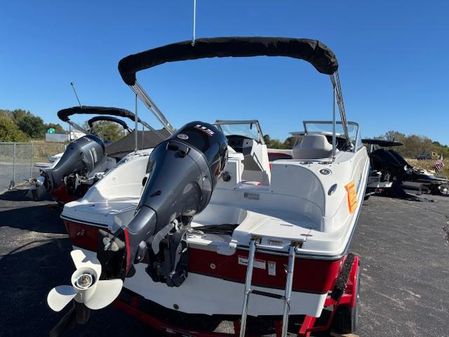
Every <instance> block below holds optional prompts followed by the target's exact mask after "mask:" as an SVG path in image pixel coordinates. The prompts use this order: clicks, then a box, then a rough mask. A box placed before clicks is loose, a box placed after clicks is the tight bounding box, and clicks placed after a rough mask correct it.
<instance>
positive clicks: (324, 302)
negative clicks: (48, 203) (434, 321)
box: [49, 38, 369, 336]
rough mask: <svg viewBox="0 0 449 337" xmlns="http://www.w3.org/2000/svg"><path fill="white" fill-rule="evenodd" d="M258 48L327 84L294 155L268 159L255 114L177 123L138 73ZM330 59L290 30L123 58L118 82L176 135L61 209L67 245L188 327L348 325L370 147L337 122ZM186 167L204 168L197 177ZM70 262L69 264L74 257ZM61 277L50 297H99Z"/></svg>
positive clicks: (349, 125)
mask: <svg viewBox="0 0 449 337" xmlns="http://www.w3.org/2000/svg"><path fill="white" fill-rule="evenodd" d="M258 55H267V56H286V57H294V58H300V59H304V60H306V61H309V62H310V63H312V65H314V66H315V68H317V69H318V70H319V71H320V72H321V73H324V74H327V75H329V77H330V79H331V82H332V84H333V86H332V87H333V94H334V97H335V104H334V107H333V116H332V120H331V121H312V122H305V123H304V129H305V130H304V134H303V135H302V137H301V141H300V142H298V143H297V144H296V145H295V147H294V148H293V149H292V156H293V158H292V159H280V160H276V161H275V162H271V163H270V162H269V159H268V151H267V147H266V145H265V144H264V142H263V137H262V131H261V127H260V125H259V123H258V122H257V121H256V120H251V121H225V120H221V121H217V122H216V123H215V125H210V124H207V123H203V122H194V123H190V124H188V125H187V126H185V127H183V128H181V129H179V130H178V131H176V132H175V131H174V130H173V128H172V126H171V124H169V123H168V121H167V119H166V118H165V116H164V115H162V113H161V112H160V110H159V109H157V107H156V106H155V104H154V102H153V101H151V99H150V98H149V97H148V95H147V94H146V93H145V91H143V89H142V88H141V87H140V85H139V84H138V82H137V81H136V77H135V75H136V72H137V71H139V70H142V69H145V68H149V67H152V66H155V65H158V64H162V63H165V62H170V61H180V60H188V59H198V58H205V57H225V56H242V57H243V56H258ZM337 68H338V64H337V61H336V58H335V56H334V54H333V53H332V51H330V50H329V49H328V48H327V47H326V46H325V45H323V44H322V43H320V42H318V41H315V40H306V39H287V38H215V39H199V40H196V43H195V46H192V45H191V43H190V41H187V42H181V43H177V44H172V45H168V46H164V47H160V48H156V49H153V50H149V51H145V52H142V53H139V54H135V55H131V56H128V57H127V58H125V59H123V60H122V61H121V62H120V65H119V69H120V72H121V75H122V77H123V79H124V81H125V82H126V83H127V84H128V85H130V86H131V88H132V89H133V90H134V91H135V92H136V94H137V95H138V96H139V97H140V98H141V99H142V100H143V102H144V103H145V105H146V106H147V107H149V108H150V110H152V111H153V112H155V114H156V116H157V117H158V118H159V119H160V121H161V122H162V123H163V124H164V125H165V128H166V129H167V130H170V131H171V132H172V133H173V135H172V136H171V137H170V138H169V139H168V140H167V141H166V142H163V143H161V144H160V145H158V146H157V147H156V148H155V149H154V150H153V151H151V150H148V151H139V152H137V153H132V154H129V155H128V156H127V157H125V158H124V160H122V161H121V162H120V163H119V165H118V166H117V167H116V168H115V169H114V170H111V171H110V172H108V173H107V174H106V175H105V176H104V177H103V179H102V180H100V181H99V182H97V183H96V184H95V185H94V186H93V187H92V188H90V189H89V191H87V193H86V194H85V196H84V197H83V198H82V199H79V200H77V201H74V202H70V203H68V204H66V205H65V207H64V210H63V212H62V219H63V220H64V222H65V225H66V228H67V230H68V233H69V235H70V238H71V240H72V242H73V248H74V251H75V252H79V251H82V252H83V254H85V256H86V257H87V258H84V260H85V261H91V262H89V263H93V264H97V265H101V267H103V269H102V270H103V271H102V277H101V278H102V279H114V280H119V279H121V280H123V281H124V283H123V287H124V290H123V291H122V295H121V296H120V297H119V300H118V301H117V302H116V303H117V305H119V306H120V307H121V308H122V309H124V310H125V311H126V312H128V313H131V314H135V315H136V316H137V317H139V318H141V319H144V320H146V321H147V323H149V324H151V325H153V327H156V328H158V329H161V330H163V331H165V332H167V333H180V334H184V335H189V336H229V335H240V336H244V335H245V334H246V333H247V335H251V334H253V335H254V334H256V335H260V334H262V333H260V332H256V333H255V332H254V331H255V330H254V329H256V330H257V329H258V328H261V327H263V328H264V329H266V330H267V331H276V332H278V333H279V335H282V336H286V335H287V332H295V333H296V334H297V335H299V336H308V335H309V334H310V333H311V332H313V331H319V330H325V329H329V328H330V325H331V323H332V322H334V323H335V324H337V327H340V330H341V331H343V332H350V331H352V330H354V329H355V323H356V315H357V297H358V296H357V294H358V292H357V291H358V273H359V268H358V261H359V259H358V257H357V256H354V255H352V254H349V247H350V243H351V238H352V236H353V234H354V231H355V228H356V224H357V220H358V216H359V214H360V209H361V205H362V201H363V197H364V192H365V187H366V183H367V177H368V171H369V159H368V155H367V151H366V149H365V147H364V146H362V143H361V140H360V130H359V125H358V124H357V123H353V122H347V120H346V115H345V110H344V105H343V99H342V93H341V87H340V84H339V78H338V73H337ZM336 106H338V107H339V112H340V121H338V122H337V121H336ZM223 134H224V136H225V137H226V139H225V141H227V144H228V148H227V160H225V159H224V158H225V154H224V153H223V149H222V143H223V141H222V140H221V139H222V138H220V137H222V135H223ZM199 135H200V136H199ZM198 137H199V138H201V137H203V138H206V140H200V141H199V140H198V139H199V138H198ZM208 137H211V138H210V139H209V138H208ZM198 144H200V145H198ZM204 144H207V145H204ZM184 147H185V148H184ZM211 148H214V150H211ZM170 151H171V152H170ZM214 151H215V152H214ZM198 153H203V154H204V155H203V156H201V155H197V154H198ZM211 153H214V155H213V158H214V160H211V159H210V158H211V157H212V155H211ZM184 157H185V158H187V159H183V160H181V158H184ZM199 158H203V159H199ZM189 160H190V161H192V162H195V163H197V168H196V169H194V168H193V166H192V165H190V164H188V163H189ZM171 163H177V164H176V165H175V164H173V165H171ZM204 163H207V164H204ZM206 165H209V171H208V170H207V169H205V167H206ZM211 167H212V168H213V169H211ZM195 170H197V171H198V172H206V171H207V172H210V175H209V176H208V175H207V174H206V175H202V174H203V173H201V174H199V175H198V177H202V179H199V178H198V179H197V176H196V175H195V174H194V173H193V172H196V171H195ZM204 170H206V171H204ZM192 177H195V178H192ZM215 178H216V181H215ZM178 210H179V211H178ZM167 219H168V221H165V220H167ZM105 252H106V253H105ZM76 254H78V253H76ZM111 256H112V257H111ZM97 259H98V260H97ZM75 265H76V266H77V268H78V269H77V272H79V268H80V266H81V265H82V263H81V262H79V261H78V262H77V261H76V259H75ZM100 270H101V268H100ZM77 272H75V273H77ZM74 275H75V274H74ZM76 275H78V274H76ZM72 281H73V280H72ZM99 282H101V281H99ZM117 284H118V285H117V286H118V287H121V285H120V284H119V282H118V281H117ZM73 285H74V289H75V290H76V289H78V288H77V286H76V284H75V283H73ZM112 288H114V287H112ZM112 288H111V289H112ZM55 289H56V290H55ZM58 289H59V288H58V287H56V288H54V290H53V291H52V293H51V296H50V295H49V304H50V306H51V307H52V308H53V309H55V308H56V309H58V308H59V307H60V306H64V305H65V304H66V303H68V301H69V300H70V299H71V298H75V301H76V302H77V303H84V304H85V306H87V307H88V308H90V307H91V306H93V307H94V308H98V306H95V305H91V304H90V302H89V300H88V299H87V300H86V299H85V298H83V297H82V296H81V297H80V295H79V293H77V291H79V290H77V291H73V293H70V294H71V295H70V296H71V297H70V296H69V297H67V296H65V297H64V295H63V294H61V293H62V290H61V291H59V293H58ZM116 290H117V289H115V288H114V289H113V291H112V290H111V293H114V294H115V293H116ZM94 297H95V296H94V295H92V298H94ZM98 297H99V295H98V296H97V299H96V300H97V301H98ZM113 299H114V298H110V299H105V300H104V303H103V304H104V305H107V304H108V303H109V302H111V301H112V300H113ZM248 316H251V318H250V319H249V320H248ZM319 317H321V320H324V321H325V322H324V323H322V322H318V318H319ZM325 318H327V319H325ZM337 319H338V321H337V322H336V320H337ZM192 322H195V324H189V323H192ZM200 322H202V323H201V324H200ZM206 322H212V323H211V324H212V325H207V324H208V323H206ZM223 322H232V323H233V324H232V329H231V330H229V331H230V332H229V331H228V332H229V334H226V333H224V332H219V331H220V329H221V327H222V324H224V323H223ZM255 322H256V323H255ZM213 323H217V324H216V325H214V324H213ZM254 323H255V324H254ZM202 324H206V325H203V326H201V325H202ZM202 328H203V330H201V329H202ZM270 329H271V330H270ZM273 329H274V330H273ZM257 331H259V330H257Z"/></svg>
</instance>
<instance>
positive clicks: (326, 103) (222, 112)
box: [0, 0, 449, 144]
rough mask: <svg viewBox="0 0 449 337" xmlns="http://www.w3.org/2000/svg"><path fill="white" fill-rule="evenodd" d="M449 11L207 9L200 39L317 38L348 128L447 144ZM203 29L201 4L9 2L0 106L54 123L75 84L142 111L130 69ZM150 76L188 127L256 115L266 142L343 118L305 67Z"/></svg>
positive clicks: (215, 5) (250, 65)
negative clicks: (126, 72)
mask: <svg viewBox="0 0 449 337" xmlns="http://www.w3.org/2000/svg"><path fill="white" fill-rule="evenodd" d="M448 15H449V2H448V1H446V0H441V1H437V0H435V1H402V0H401V1H391V0H379V1H360V0H348V1H329V0H322V1H320V0H314V1H298V0H296V1H279V0H278V1H276V0H272V1H264V0H258V1H242V0H240V1H235V0H226V1H219V0H208V1H206V0H198V16H197V20H198V22H197V36H198V37H213V36H226V35H231V36H237V35H243V36H287V37H307V38H316V39H319V40H321V41H322V42H324V43H325V44H327V45H328V46H329V47H330V48H331V49H333V50H334V52H335V53H336V55H337V58H338V59H339V63H340V77H341V80H342V86H343V93H344V96H345V101H346V109H347V114H348V118H349V119H350V120H354V121H358V122H360V124H361V125H362V132H363V134H364V135H365V136H375V135H379V134H383V133H384V132H386V131H388V130H398V131H401V132H404V133H406V134H411V133H417V134H420V135H426V136H429V137H431V138H433V139H436V140H438V141H440V142H441V143H444V144H449V132H448V130H449V90H448V89H449V80H448V79H449V20H448ZM191 29H192V1H190V0H178V1H157V2H156V1H148V0H146V1H144V0H141V1H137V0H132V1H111V0H109V1H100V0H96V1H87V0H78V1H47V0H41V1H39V2H36V1H31V0H29V1H25V0H15V1H2V2H1V4H0V41H1V43H0V74H1V75H0V108H7V109H15V108H22V109H27V110H30V111H32V112H33V113H36V114H38V115H39V116H41V117H42V118H43V119H44V120H45V121H47V122H56V121H57V117H56V112H57V111H58V110H59V109H62V108H65V107H69V106H73V105H76V100H75V97H74V95H73V92H72V89H71V87H70V85H69V83H70V82H71V81H73V82H74V83H75V84H76V86H77V89H78V93H79V96H80V99H81V102H82V103H83V104H85V105H107V106H119V107H124V108H128V109H131V110H132V109H133V101H134V98H133V95H132V92H131V90H130V89H129V88H128V87H127V86H126V85H125V84H124V83H123V82H122V80H121V78H120V75H119V73H118V71H117V64H118V61H119V60H120V59H121V58H122V57H124V56H126V55H128V54H132V53H136V52H139V51H142V50H145V49H149V48H153V47H157V46H160V45H163V44H167V43H172V42H176V41H180V40H186V39H190V38H191ZM138 78H139V80H140V82H141V83H142V84H143V85H144V87H145V88H146V89H147V91H148V92H149V94H150V95H151V96H152V98H153V99H154V100H155V101H156V103H157V104H158V105H159V107H160V108H161V109H162V111H164V113H165V114H166V116H167V117H168V119H169V120H170V121H171V122H172V123H173V124H174V125H175V126H178V127H179V126H181V125H182V124H183V123H185V122H188V121H190V120H198V119H199V120H205V121H209V122H212V121H214V120H215V119H230V118H257V119H259V120H260V121H261V123H262V129H263V130H264V132H265V133H269V134H270V135H271V136H272V137H273V138H285V137H287V136H288V132H289V131H294V130H299V129H301V122H302V120H304V119H329V118H330V117H331V108H332V97H331V86H330V83H329V80H328V78H327V77H326V76H324V75H321V74H319V73H317V72H316V71H315V70H314V68H313V67H312V66H310V65H309V64H306V63H305V62H301V61H297V60H289V59H285V58H264V57H260V58H251V59H246V58H245V59H214V60H201V61H188V62H182V63H171V64H167V65H163V66H160V67H158V68H154V69H151V70H148V71H146V72H142V73H139V75H138ZM139 110H140V113H141V114H142V115H141V116H142V117H144V118H145V119H147V120H148V121H150V122H152V121H153V120H154V119H153V118H151V117H150V115H149V113H148V112H147V111H145V112H144V107H143V105H140V106H139ZM153 124H157V123H153ZM155 126H156V125H155ZM157 126H159V125H157Z"/></svg>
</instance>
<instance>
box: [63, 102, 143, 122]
mask: <svg viewBox="0 0 449 337" xmlns="http://www.w3.org/2000/svg"><path fill="white" fill-rule="evenodd" d="M76 114H88V115H112V116H118V117H124V118H129V119H131V120H132V121H134V118H135V115H134V114H133V113H132V112H131V111H129V110H126V109H121V108H114V107H104V106H87V105H82V106H74V107H72V108H67V109H62V110H59V111H58V117H59V119H60V120H62V121H63V122H68V121H69V120H70V118H69V116H72V115H76ZM137 121H138V122H139V123H140V122H141V120H140V118H138V119H137Z"/></svg>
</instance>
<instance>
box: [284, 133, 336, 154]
mask: <svg viewBox="0 0 449 337" xmlns="http://www.w3.org/2000/svg"><path fill="white" fill-rule="evenodd" d="M292 154H293V159H323V158H330V157H331V156H332V144H330V143H329V141H328V140H327V138H326V136H324V135H320V134H307V135H304V136H303V137H302V140H301V141H300V142H298V143H297V144H295V146H294V147H293V150H292Z"/></svg>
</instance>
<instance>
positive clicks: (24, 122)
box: [13, 112, 46, 138]
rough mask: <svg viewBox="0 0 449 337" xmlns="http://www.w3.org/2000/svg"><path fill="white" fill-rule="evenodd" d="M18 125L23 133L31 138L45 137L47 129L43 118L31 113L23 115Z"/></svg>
mask: <svg viewBox="0 0 449 337" xmlns="http://www.w3.org/2000/svg"><path fill="white" fill-rule="evenodd" d="M13 113H14V112H13ZM16 121H17V120H16ZM17 126H18V127H19V129H20V130H21V131H22V132H23V133H25V134H26V135H28V136H29V137H31V138H43V137H44V135H45V131H46V129H45V124H44V121H43V120H42V118H40V117H37V116H34V115H32V114H30V113H28V114H26V115H23V116H21V117H20V119H19V120H18V121H17Z"/></svg>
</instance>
